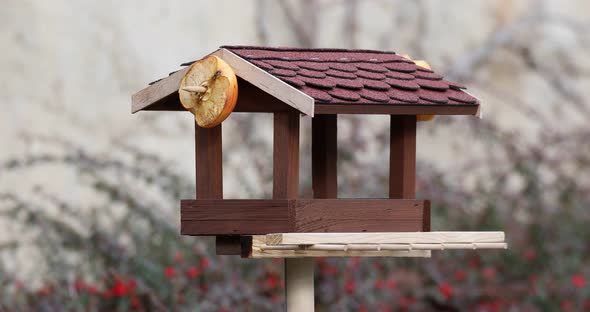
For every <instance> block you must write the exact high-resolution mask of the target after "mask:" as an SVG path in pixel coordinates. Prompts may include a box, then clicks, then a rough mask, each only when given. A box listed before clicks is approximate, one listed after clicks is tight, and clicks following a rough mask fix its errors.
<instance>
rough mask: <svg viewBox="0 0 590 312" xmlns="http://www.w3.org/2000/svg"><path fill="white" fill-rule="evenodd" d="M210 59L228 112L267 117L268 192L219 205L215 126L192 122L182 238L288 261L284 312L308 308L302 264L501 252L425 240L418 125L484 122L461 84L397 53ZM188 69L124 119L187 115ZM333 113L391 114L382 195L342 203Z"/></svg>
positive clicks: (465, 240)
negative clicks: (436, 119)
mask: <svg viewBox="0 0 590 312" xmlns="http://www.w3.org/2000/svg"><path fill="white" fill-rule="evenodd" d="M210 55H214V56H217V57H218V58H219V59H221V60H223V61H225V62H226V63H227V64H229V66H230V67H231V69H233V71H234V72H235V75H236V76H237V85H238V90H239V93H238V94H239V95H238V100H237V103H236V104H235V108H234V109H233V112H245V113H272V114H273V115H274V130H273V135H274V139H273V155H274V156H273V196H272V199H224V198H223V191H222V190H223V180H222V148H221V146H222V145H221V129H222V124H219V125H217V126H215V127H212V128H202V127H199V126H195V151H196V157H195V160H196V161H195V163H196V199H188V200H182V201H181V204H180V210H181V228H180V231H181V234H183V235H204V236H215V237H216V251H217V254H221V255H242V257H250V258H269V257H271V258H287V259H286V260H285V263H286V264H285V269H286V273H285V279H286V292H287V308H288V310H290V311H311V310H313V263H312V262H311V261H310V260H309V257H316V256H322V257H330V256H380V257H384V256H389V257H429V256H430V254H431V251H432V250H445V249H489V248H506V243H505V241H504V233H503V232H431V229H430V202H429V201H428V200H425V199H416V198H415V197H416V124H417V122H418V121H421V120H429V119H431V118H432V116H433V115H472V116H476V117H480V116H481V110H480V105H479V101H478V100H477V99H476V98H474V97H473V96H471V95H469V94H468V93H467V92H465V90H464V89H465V87H464V86H462V85H460V84H458V83H454V82H450V81H447V80H445V79H443V77H442V76H440V75H438V74H436V73H434V72H433V71H432V70H431V69H430V68H429V66H428V64H426V63H425V62H424V61H413V60H411V59H409V58H408V57H404V56H400V55H398V54H395V53H393V52H381V51H369V50H342V49H293V48H269V47H247V46H223V47H221V48H219V49H218V50H216V51H215V52H213V53H211V54H210ZM191 64H192V63H187V64H183V66H185V67H184V68H183V69H181V70H179V71H176V72H173V73H171V74H170V75H169V76H168V77H166V78H163V79H160V80H158V81H155V82H153V83H151V84H150V86H148V87H146V88H145V89H143V90H141V91H139V92H137V93H136V94H134V95H133V97H132V112H133V113H135V112H138V111H141V110H144V111H148V110H152V111H159V110H179V111H182V110H185V108H184V107H183V105H181V103H180V99H179V88H180V85H181V81H182V80H183V77H185V75H186V73H187V72H188V71H189V68H190V67H189V65H191ZM201 89H202V88H201V86H200V85H199V86H196V87H194V86H193V87H189V88H187V90H189V91H193V90H197V91H201ZM203 90H204V89H203ZM339 114H378V115H389V116H390V120H391V123H390V159H389V198H376V199H364V198H363V199H339V198H338V196H337V166H336V164H337V159H336V155H337V140H336V136H337V116H338V115H339ZM301 115H306V116H309V117H313V118H312V138H311V140H312V155H311V156H312V172H311V175H312V184H313V199H302V198H299V194H298V189H299V132H300V116H301ZM384 166H386V165H384ZM384 169H385V167H384Z"/></svg>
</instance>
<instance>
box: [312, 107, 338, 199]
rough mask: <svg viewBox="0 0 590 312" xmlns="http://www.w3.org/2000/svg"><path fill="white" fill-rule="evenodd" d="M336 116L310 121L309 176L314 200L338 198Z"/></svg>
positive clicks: (315, 118)
mask: <svg viewBox="0 0 590 312" xmlns="http://www.w3.org/2000/svg"><path fill="white" fill-rule="evenodd" d="M337 116H338V115H318V116H315V117H314V118H312V120H311V175H312V186H313V197H314V198H337V197H338V174H337V172H338V169H337V159H338V157H337V155H338V149H337V147H338V144H337V133H338V124H337V121H338V119H337Z"/></svg>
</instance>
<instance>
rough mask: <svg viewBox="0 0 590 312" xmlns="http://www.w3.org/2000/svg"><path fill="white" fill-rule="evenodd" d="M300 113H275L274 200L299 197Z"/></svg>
mask: <svg viewBox="0 0 590 312" xmlns="http://www.w3.org/2000/svg"><path fill="white" fill-rule="evenodd" d="M299 119H300V117H299V113H298V112H292V111H291V112H278V113H274V126H273V127H274V128H273V129H274V135H273V196H272V197H273V198H274V199H286V198H297V197H298V195H299Z"/></svg>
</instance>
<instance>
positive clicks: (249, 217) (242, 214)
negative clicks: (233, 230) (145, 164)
mask: <svg viewBox="0 0 590 312" xmlns="http://www.w3.org/2000/svg"><path fill="white" fill-rule="evenodd" d="M290 205H292V201H289V200H286V199H280V200H272V199H224V200H206V199H205V200H182V201H181V216H182V220H183V221H193V220H202V221H215V220H223V221H256V220H266V221H287V220H288V219H289V206H290Z"/></svg>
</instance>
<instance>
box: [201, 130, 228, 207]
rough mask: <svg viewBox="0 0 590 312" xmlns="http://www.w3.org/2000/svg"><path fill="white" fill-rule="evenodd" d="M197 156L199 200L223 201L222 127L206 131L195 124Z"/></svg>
mask: <svg viewBox="0 0 590 312" xmlns="http://www.w3.org/2000/svg"><path fill="white" fill-rule="evenodd" d="M195 155H196V157H195V168H196V183H197V194H196V195H197V198H198V199H222V198H223V171H222V168H221V167H222V166H221V164H222V152H221V125H219V126H217V127H213V128H208V129H206V128H201V127H199V126H197V124H196V123H195Z"/></svg>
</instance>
